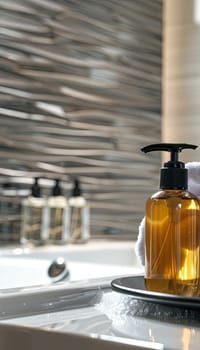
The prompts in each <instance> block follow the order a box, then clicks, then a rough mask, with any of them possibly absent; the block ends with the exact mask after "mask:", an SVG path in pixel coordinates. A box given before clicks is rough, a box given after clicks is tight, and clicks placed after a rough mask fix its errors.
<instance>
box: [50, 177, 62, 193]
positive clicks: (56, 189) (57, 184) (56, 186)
mask: <svg viewBox="0 0 200 350" xmlns="http://www.w3.org/2000/svg"><path fill="white" fill-rule="evenodd" d="M52 196H55V197H57V196H62V190H61V187H60V180H59V179H55V184H54V186H53V188H52Z"/></svg>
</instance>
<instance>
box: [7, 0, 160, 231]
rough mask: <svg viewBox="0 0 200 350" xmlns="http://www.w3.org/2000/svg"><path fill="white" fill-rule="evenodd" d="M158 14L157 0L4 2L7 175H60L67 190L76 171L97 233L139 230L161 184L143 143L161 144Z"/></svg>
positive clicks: (23, 180)
mask: <svg viewBox="0 0 200 350" xmlns="http://www.w3.org/2000/svg"><path fill="white" fill-rule="evenodd" d="M161 18H162V2H161V0H150V1H143V0H123V1H121V0H101V1H96V0H86V1H81V0H71V1H70V0H68V1H67V0H65V1H64V0H58V1H49V0H17V1H14V0H6V1H5V0H0V43H1V46H0V70H1V74H0V125H1V128H0V146H1V147H0V174H1V175H2V181H3V180H5V179H6V178H7V180H8V177H9V179H10V180H12V181H13V182H14V183H20V184H21V187H23V184H25V187H27V186H28V184H30V183H31V178H32V177H33V176H36V175H37V176H42V177H43V176H46V177H48V178H49V179H53V178H55V177H60V178H61V179H62V180H63V183H64V188H65V190H66V193H67V194H69V190H70V188H71V183H72V178H73V176H77V175H78V176H79V177H80V180H81V182H82V187H83V190H84V193H85V196H86V197H87V198H88V200H89V201H90V203H91V207H92V216H91V225H92V233H93V234H96V235H97V234H102V233H105V234H112V233H116V234H119V233H123V234H124V237H125V234H131V235H133V234H135V233H136V232H137V225H138V222H139V220H140V219H141V217H142V215H143V212H144V204H145V200H146V197H147V195H148V194H149V193H150V192H151V191H152V188H153V187H154V188H155V184H156V186H157V175H155V174H157V171H158V167H159V158H158V157H157V156H154V155H153V157H149V156H148V157H147V156H145V155H143V154H141V153H140V147H141V146H144V145H146V144H148V143H153V142H159V141H160V105H161V101H160V100H161V99H160V96H161V91H160V90H161V88H160V81H161V32H162V21H161ZM155 178H156V179H155ZM48 184H49V183H48ZM48 184H46V183H45V182H44V183H43V185H44V186H46V187H48ZM46 192H48V191H46Z"/></svg>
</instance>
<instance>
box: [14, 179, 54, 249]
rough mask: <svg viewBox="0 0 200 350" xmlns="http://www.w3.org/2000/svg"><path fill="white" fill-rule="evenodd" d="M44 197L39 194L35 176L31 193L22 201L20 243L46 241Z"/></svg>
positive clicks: (35, 243)
mask: <svg viewBox="0 0 200 350" xmlns="http://www.w3.org/2000/svg"><path fill="white" fill-rule="evenodd" d="M47 221H48V220H47V207H46V199H45V198H43V197H42V196H41V189H40V185H39V179H38V178H35V180H34V184H33V185H32V187H31V194H30V196H28V197H27V198H25V199H24V200H23V202H22V227H21V239H20V241H21V243H22V244H30V245H35V246H37V245H41V244H44V243H46V242H47V236H48V227H47V226H48V223H47Z"/></svg>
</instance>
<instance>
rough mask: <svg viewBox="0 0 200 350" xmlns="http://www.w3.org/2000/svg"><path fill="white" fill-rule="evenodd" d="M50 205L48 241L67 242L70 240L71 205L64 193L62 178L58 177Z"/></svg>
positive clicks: (49, 199) (48, 202)
mask: <svg viewBox="0 0 200 350" xmlns="http://www.w3.org/2000/svg"><path fill="white" fill-rule="evenodd" d="M47 206H48V217H49V219H48V222H49V224H48V227H49V237H48V241H49V243H52V244H65V243H67V242H68V240H69V206H68V202H67V198H66V197H65V196H64V195H63V193H62V189H61V185H60V180H59V179H56V180H55V184H54V186H53V188H52V193H51V196H50V197H49V198H48V201H47Z"/></svg>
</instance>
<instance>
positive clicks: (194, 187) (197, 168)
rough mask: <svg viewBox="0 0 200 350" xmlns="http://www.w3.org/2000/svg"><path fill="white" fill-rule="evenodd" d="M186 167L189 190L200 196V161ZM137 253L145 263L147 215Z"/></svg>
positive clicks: (139, 238) (137, 244) (142, 262)
mask: <svg viewBox="0 0 200 350" xmlns="http://www.w3.org/2000/svg"><path fill="white" fill-rule="evenodd" d="M185 167H186V168H187V169H188V191H189V192H191V193H193V194H195V195H196V196H197V197H199V198H200V162H189V163H186V165H185ZM135 253H136V256H137V257H138V259H139V261H140V263H141V264H142V265H145V217H144V218H143V219H142V221H141V223H140V225H139V230H138V237H137V241H136V244H135Z"/></svg>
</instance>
